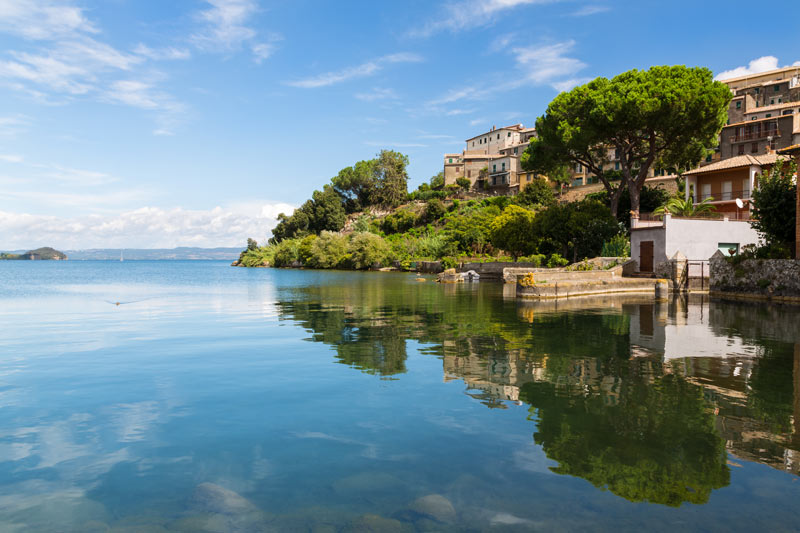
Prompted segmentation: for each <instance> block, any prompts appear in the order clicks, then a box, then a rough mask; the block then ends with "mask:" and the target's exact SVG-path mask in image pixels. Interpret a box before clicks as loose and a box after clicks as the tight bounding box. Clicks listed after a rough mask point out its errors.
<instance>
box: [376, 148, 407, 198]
mask: <svg viewBox="0 0 800 533" xmlns="http://www.w3.org/2000/svg"><path fill="white" fill-rule="evenodd" d="M407 166H408V156H406V155H403V154H401V153H400V152H395V151H392V150H381V152H380V153H379V154H378V157H377V159H375V172H376V174H375V189H374V190H373V194H372V198H371V204H372V205H382V206H387V207H396V206H398V205H400V204H402V203H403V202H405V201H406V199H407V198H408V173H407V172H406V167H407Z"/></svg>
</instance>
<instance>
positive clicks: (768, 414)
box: [747, 341, 795, 433]
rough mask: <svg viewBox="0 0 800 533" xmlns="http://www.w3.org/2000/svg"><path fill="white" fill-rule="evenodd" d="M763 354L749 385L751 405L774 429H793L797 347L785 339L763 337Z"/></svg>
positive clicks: (748, 396)
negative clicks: (776, 341)
mask: <svg viewBox="0 0 800 533" xmlns="http://www.w3.org/2000/svg"><path fill="white" fill-rule="evenodd" d="M762 342H763V343H764V347H763V351H762V353H761V356H760V357H759V358H758V361H757V364H756V365H755V366H754V367H753V372H752V374H751V375H750V379H749V381H748V385H749V386H750V394H748V395H747V404H748V407H750V408H751V409H752V414H753V416H754V417H755V418H757V419H759V420H761V421H762V422H764V423H765V424H766V425H767V427H768V428H769V430H770V432H773V433H789V432H791V430H792V407H793V406H792V400H793V398H794V393H795V391H794V383H793V379H792V366H793V363H794V353H793V349H792V348H793V347H792V346H787V345H786V344H784V343H774V342H767V341H762Z"/></svg>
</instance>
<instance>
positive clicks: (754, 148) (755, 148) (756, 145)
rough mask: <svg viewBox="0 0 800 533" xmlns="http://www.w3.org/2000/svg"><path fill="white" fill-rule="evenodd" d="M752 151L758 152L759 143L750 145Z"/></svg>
mask: <svg viewBox="0 0 800 533" xmlns="http://www.w3.org/2000/svg"><path fill="white" fill-rule="evenodd" d="M750 153H753V154H757V153H758V143H753V144H752V145H751V146H750Z"/></svg>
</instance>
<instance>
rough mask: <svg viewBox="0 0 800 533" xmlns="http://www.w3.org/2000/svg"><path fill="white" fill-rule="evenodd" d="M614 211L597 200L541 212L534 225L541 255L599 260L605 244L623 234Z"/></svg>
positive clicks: (559, 205) (557, 206) (555, 207)
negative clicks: (597, 258) (595, 258)
mask: <svg viewBox="0 0 800 533" xmlns="http://www.w3.org/2000/svg"><path fill="white" fill-rule="evenodd" d="M620 230H621V228H620V224H619V222H617V219H616V218H614V217H613V216H612V215H611V211H610V210H609V209H608V208H607V207H606V206H604V205H603V204H602V203H600V202H598V201H596V200H583V201H581V202H575V203H570V204H556V205H553V206H550V207H548V208H547V209H545V210H543V211H540V212H539V213H538V214H537V215H536V220H535V222H534V235H535V238H536V240H537V242H538V251H539V253H548V254H559V255H560V256H567V257H572V258H573V261H574V260H577V258H578V257H596V256H598V255H599V254H600V252H601V251H602V248H603V243H604V242H606V241H610V240H611V238H612V237H614V236H615V235H617V234H618V233H620Z"/></svg>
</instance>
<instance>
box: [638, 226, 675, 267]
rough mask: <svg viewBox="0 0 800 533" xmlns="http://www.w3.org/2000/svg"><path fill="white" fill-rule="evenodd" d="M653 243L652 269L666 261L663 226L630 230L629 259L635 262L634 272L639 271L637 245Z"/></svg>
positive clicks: (665, 241)
mask: <svg viewBox="0 0 800 533" xmlns="http://www.w3.org/2000/svg"><path fill="white" fill-rule="evenodd" d="M642 241H653V267H654V268H655V266H656V265H657V264H659V263H662V262H664V261H666V260H667V259H668V257H667V252H666V244H667V239H666V232H665V231H664V228H663V226H651V227H648V228H631V259H633V260H634V261H636V271H637V272H638V271H639V266H640V265H639V243H641V242H642Z"/></svg>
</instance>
